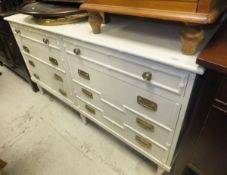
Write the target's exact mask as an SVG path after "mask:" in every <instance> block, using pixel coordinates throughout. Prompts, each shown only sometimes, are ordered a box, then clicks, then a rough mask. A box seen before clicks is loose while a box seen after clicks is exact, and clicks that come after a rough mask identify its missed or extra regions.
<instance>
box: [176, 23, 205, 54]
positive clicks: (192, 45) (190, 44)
mask: <svg viewBox="0 0 227 175" xmlns="http://www.w3.org/2000/svg"><path fill="white" fill-rule="evenodd" d="M180 38H181V43H182V53H183V54H185V55H192V54H194V53H195V52H196V49H197V47H198V45H199V44H200V43H201V42H202V41H203V39H204V31H203V30H201V29H196V28H193V27H190V26H188V27H187V28H186V29H184V30H183V31H182V32H181V37H180Z"/></svg>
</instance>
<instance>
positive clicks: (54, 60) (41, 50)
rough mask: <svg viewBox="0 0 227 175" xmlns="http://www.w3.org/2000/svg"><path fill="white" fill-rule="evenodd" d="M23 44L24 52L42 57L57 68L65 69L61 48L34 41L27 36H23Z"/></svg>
mask: <svg viewBox="0 0 227 175" xmlns="http://www.w3.org/2000/svg"><path fill="white" fill-rule="evenodd" d="M21 45H22V46H21V49H22V52H24V53H26V54H29V55H31V56H33V57H35V58H38V59H41V60H43V61H44V62H46V63H47V64H50V65H52V66H53V67H55V68H56V69H59V70H61V71H65V65H64V61H63V59H62V57H61V51H60V50H57V49H54V48H50V47H47V46H45V45H43V44H40V43H36V42H33V41H31V40H29V39H27V38H21Z"/></svg>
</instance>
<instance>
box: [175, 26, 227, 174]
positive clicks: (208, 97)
mask: <svg viewBox="0 0 227 175" xmlns="http://www.w3.org/2000/svg"><path fill="white" fill-rule="evenodd" d="M226 45H227V25H226V22H225V24H224V25H223V27H222V28H221V29H220V30H219V31H218V32H217V35H216V36H215V37H214V38H213V39H212V40H211V42H210V44H208V46H207V47H206V48H205V49H204V50H203V51H202V53H201V55H200V56H199V58H198V60H197V62H198V63H199V64H201V65H203V66H205V67H207V71H206V73H205V75H204V77H203V82H202V87H201V90H200V94H199V96H198V100H197V104H196V107H195V110H194V113H193V115H192V118H191V121H190V125H189V126H188V128H187V131H186V133H185V135H184V136H183V140H182V143H181V144H180V148H179V150H180V151H179V154H178V157H177V159H176V162H175V165H174V166H173V169H172V172H171V175H214V174H218V175H226V172H227V167H226V164H227V137H226V136H225V134H226V133H227V51H226Z"/></svg>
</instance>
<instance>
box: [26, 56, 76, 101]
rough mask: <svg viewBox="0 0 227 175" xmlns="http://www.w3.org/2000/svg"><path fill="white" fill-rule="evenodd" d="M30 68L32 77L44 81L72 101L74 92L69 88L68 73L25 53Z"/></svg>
mask: <svg viewBox="0 0 227 175" xmlns="http://www.w3.org/2000/svg"><path fill="white" fill-rule="evenodd" d="M23 56H24V58H25V61H26V64H27V67H28V69H29V72H30V75H31V77H32V79H34V80H35V81H37V82H42V83H44V84H46V85H47V86H48V87H50V88H51V89H52V90H53V91H56V92H58V93H59V94H61V95H62V97H64V98H67V99H70V100H71V101H72V94H71V93H70V91H69V88H68V82H67V78H66V75H65V74H64V73H62V72H60V71H57V70H55V69H52V68H50V67H49V66H47V65H45V64H44V63H41V62H39V61H37V60H35V59H34V58H32V57H29V56H27V55H23Z"/></svg>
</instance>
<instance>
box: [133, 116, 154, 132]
mask: <svg viewBox="0 0 227 175" xmlns="http://www.w3.org/2000/svg"><path fill="white" fill-rule="evenodd" d="M136 123H137V124H138V125H139V126H140V127H142V128H143V129H146V130H149V131H150V132H154V126H153V125H152V124H150V123H148V122H147V121H145V120H143V119H141V118H136Z"/></svg>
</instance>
